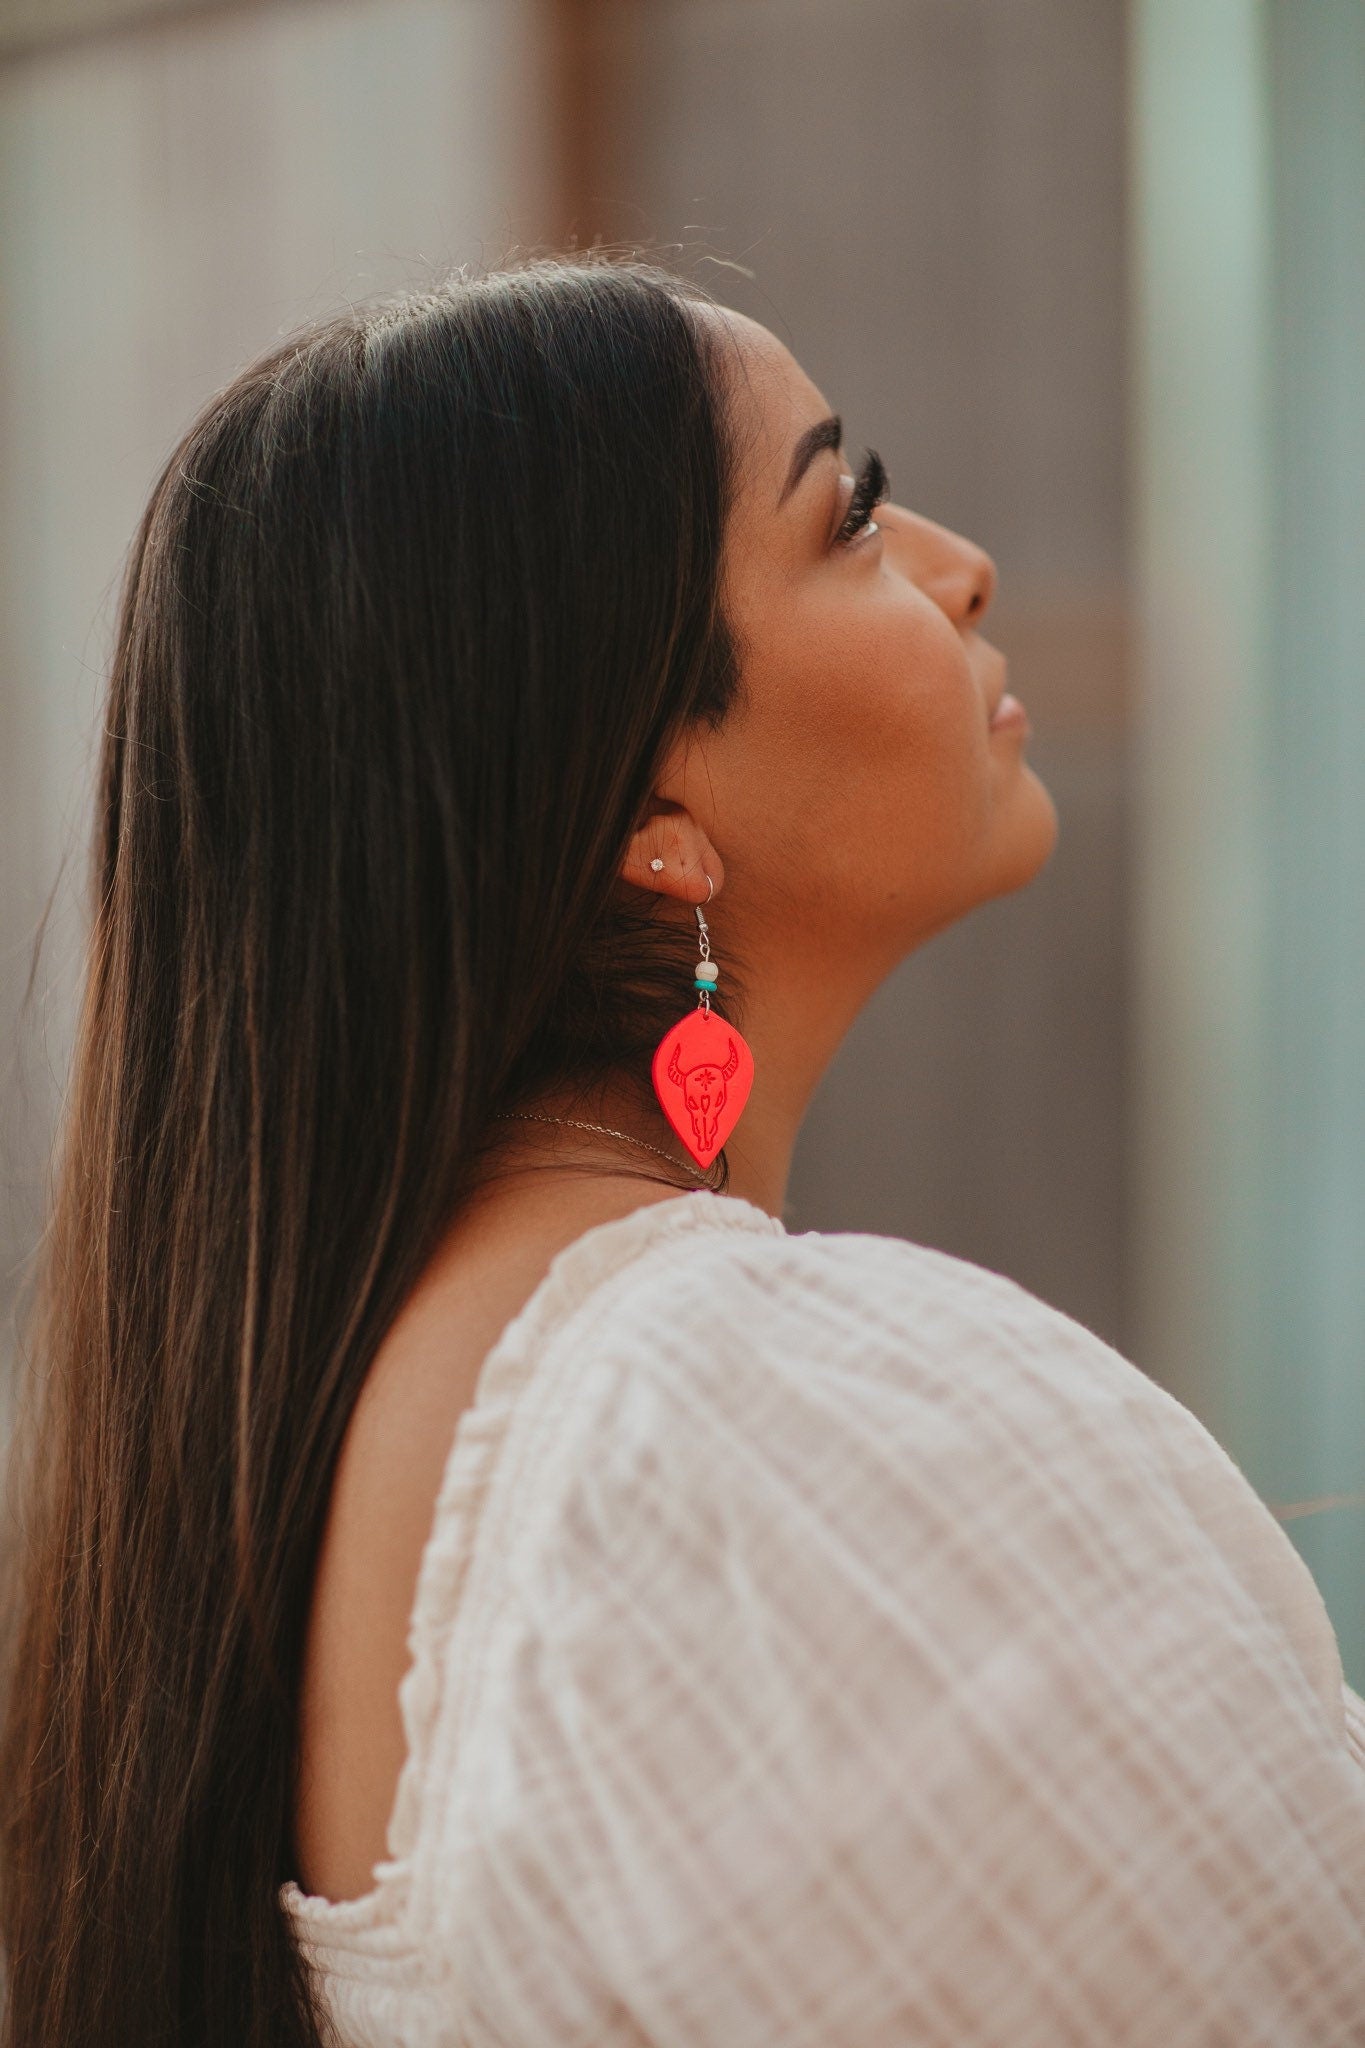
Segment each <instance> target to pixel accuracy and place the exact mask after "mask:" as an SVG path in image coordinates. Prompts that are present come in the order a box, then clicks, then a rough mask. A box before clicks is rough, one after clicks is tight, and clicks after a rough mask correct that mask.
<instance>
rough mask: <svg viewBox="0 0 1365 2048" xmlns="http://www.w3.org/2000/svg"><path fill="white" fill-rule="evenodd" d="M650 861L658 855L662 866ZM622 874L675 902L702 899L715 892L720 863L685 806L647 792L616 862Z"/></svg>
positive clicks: (719, 886) (721, 868)
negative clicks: (642, 809)
mask: <svg viewBox="0 0 1365 2048" xmlns="http://www.w3.org/2000/svg"><path fill="white" fill-rule="evenodd" d="M655 860H661V861H662V862H663V866H662V867H660V868H654V867H651V866H650V862H651V861H655ZM708 876H709V877H710V880H709V881H708V880H707V877H708ZM621 877H622V879H623V881H627V882H633V883H635V884H636V885H637V887H639V888H641V889H653V890H655V891H656V892H657V893H658V894H659V895H661V896H673V897H676V898H677V900H678V901H679V902H680V903H705V902H707V901H708V899H710V900H714V898H715V897H717V896H719V894H720V892H721V889H722V888H723V886H724V883H725V867H724V863H723V862H722V860H721V857H720V855H719V854H718V853H717V852H716V849H715V847H714V846H713V845H712V843H711V841H710V839H709V838H708V837H707V835H706V833H705V832H704V831H703V830H702V828H701V826H700V825H699V824H698V823H697V821H696V819H695V818H694V817H693V816H692V813H691V812H690V811H689V810H687V809H686V808H685V807H684V806H683V805H682V804H675V803H671V802H670V801H669V800H668V798H667V797H660V796H652V797H651V798H650V800H649V804H648V807H647V809H646V812H645V815H644V817H643V818H642V820H641V822H640V823H639V824H638V825H637V826H636V828H635V830H634V832H633V833H632V834H631V838H630V844H629V846H628V847H627V849H626V852H625V855H624V857H623V859H622V861H621Z"/></svg>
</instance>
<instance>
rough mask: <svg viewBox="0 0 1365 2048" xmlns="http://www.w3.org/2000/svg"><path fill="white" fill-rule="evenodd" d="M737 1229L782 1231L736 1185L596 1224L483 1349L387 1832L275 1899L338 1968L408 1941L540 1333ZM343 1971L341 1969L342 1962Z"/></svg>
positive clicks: (458, 1436) (439, 1528)
mask: <svg viewBox="0 0 1365 2048" xmlns="http://www.w3.org/2000/svg"><path fill="white" fill-rule="evenodd" d="M716 1228H737V1229H742V1230H751V1231H754V1232H757V1233H759V1234H762V1235H765V1236H772V1237H786V1236H787V1235H788V1232H787V1228H786V1225H785V1224H784V1223H783V1221H782V1219H781V1217H779V1216H774V1215H772V1214H771V1213H770V1212H769V1211H768V1210H766V1209H762V1208H760V1207H759V1206H758V1204H757V1203H756V1202H751V1201H749V1200H747V1198H745V1197H744V1196H742V1195H721V1194H717V1193H716V1192H715V1191H714V1190H713V1189H710V1188H688V1189H685V1190H684V1191H683V1192H682V1193H681V1194H679V1195H675V1196H669V1197H667V1198H665V1199H664V1200H661V1201H656V1202H644V1203H642V1204H641V1205H640V1206H639V1207H638V1208H635V1209H629V1210H627V1211H626V1213H625V1214H624V1215H622V1216H613V1217H609V1218H608V1219H607V1220H606V1221H605V1222H603V1223H595V1224H593V1225H591V1226H590V1228H589V1229H587V1230H585V1231H583V1232H581V1233H580V1234H579V1236H577V1237H575V1238H573V1239H571V1240H570V1242H569V1243H568V1244H566V1245H563V1246H561V1247H560V1249H559V1250H558V1251H557V1252H556V1253H555V1254H554V1256H553V1257H552V1258H551V1260H550V1263H549V1265H548V1267H547V1269H546V1271H545V1272H544V1274H542V1276H541V1278H540V1280H539V1281H538V1282H537V1284H536V1286H535V1287H534V1288H533V1289H532V1290H531V1292H530V1294H529V1295H528V1296H527V1298H526V1300H525V1301H524V1302H523V1303H522V1305H521V1307H520V1308H519V1309H518V1310H517V1311H516V1313H515V1314H514V1315H513V1316H512V1317H511V1318H510V1320H509V1321H508V1322H507V1323H506V1324H505V1325H504V1327H503V1330H502V1332H501V1334H500V1335H499V1336H498V1337H497V1339H496V1340H495V1342H494V1343H493V1344H492V1346H491V1347H490V1349H489V1350H488V1351H487V1352H486V1353H485V1355H484V1359H483V1363H482V1365H481V1366H480V1368H479V1374H478V1378H477V1380H476V1382H475V1387H474V1393H473V1396H472V1398H471V1400H470V1401H469V1403H468V1404H467V1406H466V1407H465V1408H464V1409H463V1410H462V1411H461V1413H460V1416H459V1419H458V1422H457V1424H456V1427H455V1433H454V1436H453V1438H452V1441H451V1445H450V1449H449V1451H448V1453H447V1456H446V1461H445V1465H444V1468H443V1471H442V1477H441V1483H440V1486H439V1488H438V1489H437V1495H436V1504H435V1509H434V1511H433V1515H432V1521H431V1527H430V1529H429V1531H428V1534H427V1539H426V1542H425V1544H424V1546H423V1549H422V1557H421V1562H420V1564H419V1566H418V1571H417V1581H416V1588H415V1592H414V1596H413V1604H412V1609H411V1613H410V1616H409V1622H408V1652H409V1663H408V1667H407V1670H406V1672H405V1673H404V1676H403V1679H402V1681H401V1683H400V1685H399V1689H398V1701H399V1708H400V1712H401V1715H402V1721H403V1731H404V1737H405V1751H404V1760H403V1765H402V1768H401V1770H400V1772H399V1775H398V1781H397V1787H396V1790H395V1795H394V1802H393V1807H392V1809H391V1812H390V1815H389V1822H388V1826H387V1828H386V1830H385V1838H386V1844H387V1854H386V1855H385V1856H384V1857H383V1858H381V1859H380V1861H379V1862H378V1863H376V1864H375V1866H374V1872H373V1877H374V1882H373V1883H372V1885H371V1887H370V1889H369V1890H368V1891H365V1892H361V1893H360V1894H358V1895H357V1896H356V1897H355V1898H352V1899H337V1900H333V1899H328V1898H325V1897H323V1896H322V1895H321V1894H320V1893H316V1892H306V1891H304V1890H303V1888H302V1886H301V1885H300V1884H299V1883H298V1882H297V1880H296V1879H294V1878H288V1879H286V1880H285V1882H284V1883H283V1884H282V1885H281V1886H280V1887H279V1898H280V1901H281V1904H282V1905H283V1906H284V1908H285V1910H286V1912H287V1914H288V1915H289V1916H290V1918H291V1920H292V1921H293V1923H294V1926H295V1929H296V1931H297V1932H298V1934H299V1936H300V1937H301V1938H302V1939H303V1940H304V1942H305V1943H306V1944H307V1945H308V1946H309V1947H310V1948H311V1949H312V1950H313V1951H314V1952H315V1957H316V1956H317V1955H319V1954H320V1953H325V1954H326V1956H327V1960H328V1967H335V1965H334V1964H333V1962H332V1957H333V1956H334V1954H335V1953H336V1952H337V1951H346V1950H354V1951H359V1952H363V1953H365V1955H366V1956H367V1958H372V1959H375V1960H378V1959H379V1958H380V1957H381V1956H387V1957H389V1958H390V1959H391V1960H394V1961H398V1960H399V1959H400V1958H401V1957H402V1956H404V1955H406V1954H407V1953H409V1951H410V1949H411V1947H412V1945H413V1943H412V1940H411V1937H410V1936H409V1935H408V1933H407V1931H406V1928H405V1924H404V1923H405V1919H406V1913H407V1907H408V1903H409V1895H410V1890H411V1876H412V1857H413V1848H414V1844H415V1842H416V1838H417V1831H418V1825H419V1821H420V1817H421V1813H420V1802H421V1792H422V1780H423V1774H424V1771H425V1767H426V1763H427V1754H428V1748H429V1743H430V1737H431V1730H432V1724H433V1722H434V1719H435V1716H436V1712H437V1709H438V1707H439V1703H440V1693H439V1680H440V1670H439V1658H440V1653H441V1650H442V1648H443V1645H444V1642H445V1639H446V1637H447V1636H448V1634H449V1631H450V1627H451V1622H452V1616H453V1609H454V1607H455V1605H456V1603H457V1598H458V1593H459V1589H460V1585H461V1582H462V1580H463V1577H464V1575H465V1572H466V1570H467V1567H468V1565H469V1562H470V1559H471V1557H472V1554H473V1549H474V1544H475V1540H476V1537H477V1529H478V1517H477V1514H476V1513H475V1512H474V1508H475V1505H476V1498H477V1497H478V1496H479V1495H481V1494H482V1492H483V1490H484V1487H485V1484H486V1480H487V1476H488V1472H489V1470H490V1468H491V1465H492V1463H493V1461H494V1460H495V1459H496V1457H497V1454H498V1450H499V1446H500V1443H501V1440H502V1436H503V1433H504V1429H505V1425H506V1423H507V1420H508V1418H509V1415H510V1412H511V1410H512V1408H513V1407H514V1406H515V1404H516V1402H517V1400H518V1399H519V1397H520V1395H521V1394H522V1392H523V1391H524V1389H525V1388H526V1386H527V1385H528V1384H529V1382H530V1380H531V1378H532V1376H533V1374H534V1371H535V1367H536V1363H537V1354H538V1350H539V1348H540V1345H541V1341H542V1340H543V1339H544V1338H546V1337H547V1336H548V1335H549V1334H550V1333H551V1332H552V1331H553V1330H554V1328H555V1327H556V1325H557V1324H558V1323H560V1322H561V1321H563V1320H564V1319H565V1318H567V1317H568V1316H570V1315H572V1314H573V1313H574V1312H575V1311H576V1310H577V1309H579V1308H580V1307H581V1306H582V1305H583V1303H584V1302H585V1301H586V1300H587V1299H588V1298H589V1297H590V1296H591V1295H593V1294H595V1293H596V1292H597V1290H598V1289H599V1288H601V1287H603V1286H605V1285H606V1283H607V1282H608V1281H609V1280H611V1279H612V1278H614V1276H615V1275H616V1274H617V1273H619V1272H621V1271H622V1270H623V1269H624V1268H625V1267H626V1266H628V1265H629V1264H630V1263H631V1262H632V1261H633V1260H634V1259H636V1258H638V1257H640V1256H642V1255H643V1253H644V1252H645V1251H647V1250H649V1249H651V1248H653V1247H654V1246H655V1245H657V1244H659V1243H660V1242H663V1241H666V1240H668V1239H669V1238H673V1237H679V1236H682V1235H684V1234H685V1233H687V1232H690V1231H692V1230H695V1229H716ZM341 1974H347V1972H346V1970H345V1967H344V1966H343V1967H342V1970H341Z"/></svg>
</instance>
